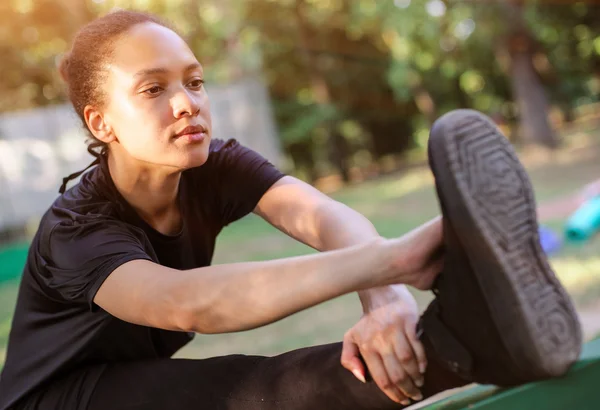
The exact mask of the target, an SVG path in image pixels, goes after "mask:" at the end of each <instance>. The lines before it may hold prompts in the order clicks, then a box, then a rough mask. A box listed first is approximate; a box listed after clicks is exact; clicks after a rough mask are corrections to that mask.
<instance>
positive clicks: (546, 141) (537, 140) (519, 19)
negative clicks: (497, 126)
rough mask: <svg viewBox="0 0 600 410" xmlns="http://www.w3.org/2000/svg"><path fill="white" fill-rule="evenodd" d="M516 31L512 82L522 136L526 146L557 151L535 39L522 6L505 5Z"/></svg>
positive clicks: (513, 32)
mask: <svg viewBox="0 0 600 410" xmlns="http://www.w3.org/2000/svg"><path fill="white" fill-rule="evenodd" d="M504 4H505V6H506V9H507V17H508V18H509V20H508V21H512V22H513V24H514V25H513V29H512V30H511V33H510V35H509V38H508V52H509V55H510V60H511V61H510V80H511V86H512V90H513V95H514V99H515V102H516V103H517V107H518V110H519V134H520V137H521V138H522V140H523V141H524V142H525V143H533V144H540V145H544V146H546V147H549V148H556V147H557V146H558V145H559V144H558V139H557V137H556V134H555V133H554V131H553V130H552V127H551V126H550V122H549V120H548V108H549V104H548V97H547V96H546V91H545V90H544V86H543V84H542V81H541V79H540V76H539V75H538V73H537V71H536V69H535V66H534V64H533V57H534V54H535V52H536V50H535V47H536V44H535V40H534V38H533V36H532V34H531V33H530V32H529V30H528V29H527V27H526V25H525V24H526V23H525V21H524V19H523V15H522V4H520V2H517V4H513V3H512V2H506V3H504Z"/></svg>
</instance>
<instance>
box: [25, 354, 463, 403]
mask: <svg viewBox="0 0 600 410" xmlns="http://www.w3.org/2000/svg"><path fill="white" fill-rule="evenodd" d="M341 348H342V345H341V343H334V344H329V345H323V346H315V347H309V348H304V349H299V350H295V351H291V352H288V353H285V354H282V355H279V356H274V357H262V356H243V355H232V356H224V357H216V358H210V359H204V360H190V359H156V360H148V361H143V362H134V363H119V364H111V365H108V367H107V368H106V370H105V371H104V372H103V373H102V375H101V376H100V379H99V381H98V382H97V384H96V388H95V390H94V392H93V394H92V395H91V398H90V399H89V404H88V405H86V404H85V403H79V404H78V405H71V404H69V405H67V407H65V405H66V404H67V403H75V402H78V400H79V398H80V397H81V392H80V391H78V390H77V389H76V388H74V385H77V386H80V385H81V383H79V380H81V375H80V374H79V373H75V374H72V375H70V376H69V377H68V378H67V379H64V380H62V381H59V382H56V383H55V384H53V385H52V386H50V387H49V388H48V389H46V390H45V391H44V392H43V393H42V394H38V395H37V397H34V398H31V399H30V400H29V401H28V403H27V404H28V406H29V407H28V406H25V407H24V408H25V409H39V410H50V409H52V410H54V409H58V408H69V409H77V410H79V409H81V410H84V409H85V410H105V409H111V410H121V409H128V410H132V409H136V410H154V409H161V410H162V409H180V410H185V409H202V408H206V409H211V410H222V409H223V410H224V409H228V410H234V409H240V410H259V409H260V410H276V409H277V410H279V409H281V410H283V409H285V410H300V409H306V410H319V409H340V410H342V409H399V408H402V406H400V405H398V404H397V403H394V402H392V401H391V400H389V399H388V398H387V396H385V395H384V394H383V393H382V392H381V391H380V390H379V388H378V387H377V385H376V384H375V383H374V382H368V383H366V384H363V383H361V382H359V381H358V380H356V378H355V377H354V376H353V375H352V374H351V373H350V372H349V371H347V370H346V369H344V368H343V367H342V366H341V364H340V355H341ZM425 380H426V383H425V386H424V388H423V394H424V396H425V397H429V396H431V395H433V394H436V393H438V392H440V391H443V390H446V389H448V388H451V387H456V386H458V385H460V384H464V383H462V382H460V381H458V383H457V379H456V377H455V376H453V375H451V374H450V373H449V372H447V371H445V370H442V369H441V368H438V367H437V366H436V365H435V363H432V364H431V366H430V368H429V369H428V371H427V373H426V377H425ZM32 403H35V404H33V405H32Z"/></svg>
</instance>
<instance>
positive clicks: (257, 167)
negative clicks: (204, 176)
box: [210, 139, 285, 226]
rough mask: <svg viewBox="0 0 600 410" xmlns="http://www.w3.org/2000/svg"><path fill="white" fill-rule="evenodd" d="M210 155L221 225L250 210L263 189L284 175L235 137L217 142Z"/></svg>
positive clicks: (262, 193)
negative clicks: (216, 183)
mask: <svg viewBox="0 0 600 410" xmlns="http://www.w3.org/2000/svg"><path fill="white" fill-rule="evenodd" d="M210 155H211V156H212V158H211V159H212V161H213V162H212V165H213V166H214V167H215V169H214V171H215V174H216V175H217V178H216V180H217V181H218V186H217V192H218V193H219V198H218V201H217V202H218V204H219V205H218V206H219V208H220V209H219V213H220V215H221V218H222V226H227V225H228V224H230V223H231V222H234V221H236V220H238V219H240V218H242V217H244V216H246V215H247V214H249V213H250V212H252V211H253V210H254V208H255V207H256V205H257V204H258V202H259V201H260V199H261V198H262V196H263V195H264V194H265V192H267V190H268V189H269V188H270V187H271V186H272V185H273V184H274V183H275V182H277V181H278V180H279V179H281V178H282V177H283V176H285V174H284V173H282V172H281V171H280V170H279V169H277V168H276V167H275V166H274V165H273V164H272V163H271V162H270V161H268V160H267V159H265V158H264V157H263V156H262V155H260V154H259V153H257V152H256V151H253V150H252V149H250V148H247V147H245V146H243V145H241V144H240V143H239V142H238V141H236V140H235V139H230V140H227V141H226V142H221V141H219V142H218V143H217V145H216V147H215V150H214V152H212V153H211V154H210Z"/></svg>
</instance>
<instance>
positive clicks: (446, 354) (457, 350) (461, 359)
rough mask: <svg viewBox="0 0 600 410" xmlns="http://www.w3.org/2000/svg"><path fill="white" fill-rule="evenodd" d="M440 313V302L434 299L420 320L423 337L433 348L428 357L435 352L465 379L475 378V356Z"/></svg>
mask: <svg viewBox="0 0 600 410" xmlns="http://www.w3.org/2000/svg"><path fill="white" fill-rule="evenodd" d="M438 313H439V304H438V303H437V300H434V301H433V302H432V303H431V304H430V305H429V307H428V308H427V311H426V312H425V313H424V315H423V317H422V320H421V321H420V322H419V327H420V329H419V331H420V332H421V333H422V338H425V339H426V340H427V342H429V343H425V344H429V345H430V346H431V348H432V350H433V352H427V355H428V357H429V356H430V355H431V354H433V355H434V356H435V358H436V359H437V360H438V361H440V362H441V363H443V364H444V365H445V366H446V367H447V368H448V370H450V371H452V372H453V373H455V374H456V375H458V376H459V377H461V378H463V379H465V380H469V381H470V380H473V357H472V356H471V354H470V353H469V351H468V350H467V349H466V348H465V347H464V346H463V345H462V344H461V343H460V341H458V339H456V337H454V335H453V334H452V332H451V331H450V330H449V329H448V328H447V327H446V325H444V324H443V323H442V321H441V320H440V318H439V315H438Z"/></svg>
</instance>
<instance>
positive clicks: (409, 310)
mask: <svg viewBox="0 0 600 410" xmlns="http://www.w3.org/2000/svg"><path fill="white" fill-rule="evenodd" d="M386 288H387V289H388V294H389V291H390V290H391V287H386ZM383 289H384V291H385V288H383ZM396 292H398V290H396ZM384 298H385V296H384ZM389 299H390V298H388V300H389ZM363 305H364V301H363ZM367 309H369V308H367ZM417 321H418V309H417V304H416V302H415V300H414V298H413V297H412V295H411V294H410V292H408V290H407V289H406V288H405V287H404V286H402V289H401V293H395V298H394V300H391V301H388V302H387V303H386V304H383V305H380V306H377V307H374V308H372V309H369V310H367V311H365V314H364V315H363V317H362V318H361V320H360V321H359V322H358V323H357V324H356V325H355V326H353V327H352V328H351V329H350V330H349V331H348V332H346V334H345V336H344V342H343V348H342V358H341V362H342V365H343V366H344V367H345V368H346V369H348V370H350V371H351V372H352V373H353V374H354V375H355V376H356V377H357V378H358V379H359V380H361V381H363V382H365V373H366V372H365V370H366V369H365V368H364V365H363V362H362V361H361V360H360V356H362V358H363V360H364V362H365V363H366V365H367V367H368V369H369V372H370V374H371V377H372V378H373V380H374V381H375V383H376V384H377V386H379V388H380V389H381V390H382V391H383V392H384V393H385V394H386V395H387V396H388V397H389V398H390V399H391V400H393V401H395V402H397V403H401V404H403V405H408V404H410V401H409V400H408V399H409V398H412V399H413V400H421V399H422V398H423V397H422V395H421V392H420V391H419V387H421V386H422V385H423V373H424V372H425V368H426V366H427V358H426V357H425V350H424V349H423V346H422V344H421V342H420V341H419V339H418V337H417V335H416V326H417Z"/></svg>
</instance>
